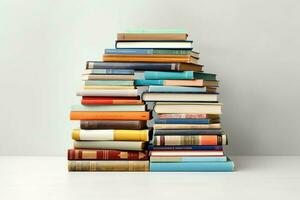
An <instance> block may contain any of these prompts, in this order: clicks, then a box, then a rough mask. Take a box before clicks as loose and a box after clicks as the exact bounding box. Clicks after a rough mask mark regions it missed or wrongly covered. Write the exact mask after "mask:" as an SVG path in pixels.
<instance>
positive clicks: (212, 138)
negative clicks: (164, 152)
mask: <svg viewBox="0 0 300 200" xmlns="http://www.w3.org/2000/svg"><path fill="white" fill-rule="evenodd" d="M153 144H154V145H156V146H168V145H208V146H209V145H226V144H227V139H226V135H184V136H176V135H171V136H163V135H160V136H154V143H153Z"/></svg>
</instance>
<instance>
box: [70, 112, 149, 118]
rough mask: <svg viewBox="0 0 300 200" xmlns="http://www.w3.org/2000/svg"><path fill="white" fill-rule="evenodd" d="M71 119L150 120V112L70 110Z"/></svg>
mask: <svg viewBox="0 0 300 200" xmlns="http://www.w3.org/2000/svg"><path fill="white" fill-rule="evenodd" d="M70 119H71V120H102V119H103V120H149V119H150V113H149V112H70Z"/></svg>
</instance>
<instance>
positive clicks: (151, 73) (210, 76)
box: [144, 71, 216, 81]
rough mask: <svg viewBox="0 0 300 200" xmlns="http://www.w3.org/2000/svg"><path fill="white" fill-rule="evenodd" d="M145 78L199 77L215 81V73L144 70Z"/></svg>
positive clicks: (184, 78)
mask: <svg viewBox="0 0 300 200" xmlns="http://www.w3.org/2000/svg"><path fill="white" fill-rule="evenodd" d="M144 79H145V80H194V79H201V80H205V81H216V74H209V73H202V72H193V71H184V72H162V71H145V72H144Z"/></svg>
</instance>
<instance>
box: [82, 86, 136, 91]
mask: <svg viewBox="0 0 300 200" xmlns="http://www.w3.org/2000/svg"><path fill="white" fill-rule="evenodd" d="M83 89H98V90H105V89H107V90H128V89H129V90H130V89H135V88H134V86H125V85H124V86H123V85H120V86H119V85H84V86H83Z"/></svg>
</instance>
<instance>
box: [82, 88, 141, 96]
mask: <svg viewBox="0 0 300 200" xmlns="http://www.w3.org/2000/svg"><path fill="white" fill-rule="evenodd" d="M77 96H104V97H107V96H113V97H115V96H117V97H136V96H138V90H137V89H134V90H97V89H86V90H79V91H78V92H77Z"/></svg>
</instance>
